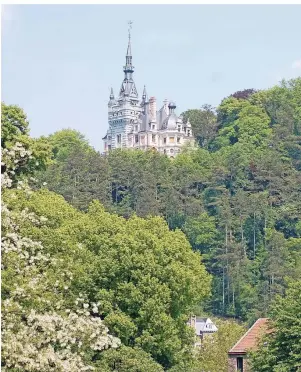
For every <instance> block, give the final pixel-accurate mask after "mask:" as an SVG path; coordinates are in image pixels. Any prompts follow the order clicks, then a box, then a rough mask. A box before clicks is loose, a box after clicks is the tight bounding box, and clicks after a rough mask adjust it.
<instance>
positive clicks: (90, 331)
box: [1, 143, 120, 371]
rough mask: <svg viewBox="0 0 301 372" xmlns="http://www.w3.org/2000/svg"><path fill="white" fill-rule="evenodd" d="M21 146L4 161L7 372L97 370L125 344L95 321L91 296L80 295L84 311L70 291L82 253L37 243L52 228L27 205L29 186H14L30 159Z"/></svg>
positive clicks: (4, 351)
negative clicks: (107, 352)
mask: <svg viewBox="0 0 301 372" xmlns="http://www.w3.org/2000/svg"><path fill="white" fill-rule="evenodd" d="M17 145H18V143H17V144H15V147H12V149H14V150H10V151H5V150H7V149H4V154H3V156H2V162H3V163H4V165H5V172H4V174H3V181H4V182H2V186H3V188H4V190H3V191H4V192H3V200H4V202H6V203H7V204H3V205H2V213H3V214H2V217H3V219H2V226H1V228H2V244H1V249H2V312H1V315H2V324H1V325H2V336H3V338H2V369H3V370H4V371H12V370H14V371H16V370H22V371H38V370H43V371H74V370H77V371H86V370H91V369H93V367H92V364H93V360H94V359H95V357H97V354H99V353H100V352H101V351H102V350H103V349H107V348H110V347H113V348H116V347H118V346H119V345H120V340H119V339H117V338H116V337H113V336H111V335H109V333H108V329H107V327H106V326H105V325H104V323H103V321H102V320H101V318H100V317H99V316H98V317H97V316H95V314H97V312H98V310H97V307H96V304H92V305H93V307H92V312H90V311H89V310H87V309H88V308H89V306H91V303H89V302H88V301H87V298H86V296H85V295H84V296H83V297H82V296H81V295H80V294H79V293H77V294H78V295H79V298H78V300H77V304H79V305H78V306H77V305H76V304H75V305H74V303H73V304H72V294H74V292H73V293H72V291H71V294H70V293H69V291H67V290H68V289H69V285H70V282H72V279H73V278H72V274H73V273H72V271H74V270H75V268H76V264H74V263H75V262H76V261H77V260H78V258H79V257H80V256H81V258H83V255H82V252H79V250H78V249H76V247H73V248H74V249H73V252H74V256H73V257H72V255H71V256H70V252H69V254H68V255H65V256H63V255H61V256H60V255H55V254H53V252H51V251H50V250H47V249H45V247H44V246H43V245H42V244H41V242H40V241H39V240H35V239H34V238H33V237H32V234H31V233H30V232H32V231H35V230H40V229H41V230H43V228H45V227H46V225H47V218H46V217H45V216H43V215H39V214H36V213H34V212H33V211H29V210H28V208H26V207H24V206H23V205H22V204H23V203H22V201H23V202H24V201H26V200H28V199H29V198H30V197H31V195H32V191H31V190H30V189H29V188H28V186H26V184H25V185H24V183H23V182H22V181H16V182H17V184H14V183H13V182H9V179H10V175H11V174H12V172H15V171H16V170H18V167H19V166H21V167H26V159H28V154H30V150H26V149H25V148H24V147H22V146H21V145H18V146H17ZM16 147H17V148H18V151H16ZM19 155H20V157H19ZM24 159H25V160H24ZM12 186H13V188H12ZM50 205H51V204H50ZM52 207H53V206H52ZM62 212H63V211H62V210H61V211H60V213H62ZM48 213H49V209H48ZM56 214H57V210H56ZM50 226H51V225H50ZM50 226H49V227H50ZM46 229H47V228H46ZM50 230H52V233H54V231H53V229H51V227H50ZM33 235H34V234H33ZM54 235H55V234H54ZM56 249H58V248H57V247H56ZM62 251H63V249H62ZM76 251H77V252H76ZM71 252H72V251H71ZM60 253H61V252H60ZM87 253H88V252H87ZM59 256H60V258H59ZM69 259H71V262H72V263H71V262H68V260H69ZM87 261H89V260H86V262H87ZM87 263H88V262H87ZM92 314H93V315H92Z"/></svg>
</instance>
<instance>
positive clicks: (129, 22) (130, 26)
mask: <svg viewBox="0 0 301 372" xmlns="http://www.w3.org/2000/svg"><path fill="white" fill-rule="evenodd" d="M132 24H133V21H128V25H129V28H128V32H129V41H130V40H131V29H132Z"/></svg>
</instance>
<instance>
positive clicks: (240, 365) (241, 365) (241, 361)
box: [236, 357, 244, 372]
mask: <svg viewBox="0 0 301 372" xmlns="http://www.w3.org/2000/svg"><path fill="white" fill-rule="evenodd" d="M236 362H237V371H239V372H243V371H244V359H243V358H242V357H238V358H236Z"/></svg>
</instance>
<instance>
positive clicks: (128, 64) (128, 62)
mask: <svg viewBox="0 0 301 372" xmlns="http://www.w3.org/2000/svg"><path fill="white" fill-rule="evenodd" d="M132 23H133V22H132V21H129V22H128V24H129V28H128V33H129V41H128V48H127V51H126V57H125V66H124V67H123V71H124V73H125V78H127V79H130V78H131V77H132V73H133V72H134V67H133V65H132V47H131V29H132Z"/></svg>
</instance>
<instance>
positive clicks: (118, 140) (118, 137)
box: [117, 134, 121, 143]
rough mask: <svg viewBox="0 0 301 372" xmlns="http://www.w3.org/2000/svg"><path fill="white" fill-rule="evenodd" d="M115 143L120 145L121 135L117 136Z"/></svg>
mask: <svg viewBox="0 0 301 372" xmlns="http://www.w3.org/2000/svg"><path fill="white" fill-rule="evenodd" d="M117 143H121V134H117Z"/></svg>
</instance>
